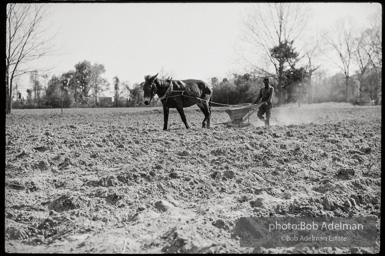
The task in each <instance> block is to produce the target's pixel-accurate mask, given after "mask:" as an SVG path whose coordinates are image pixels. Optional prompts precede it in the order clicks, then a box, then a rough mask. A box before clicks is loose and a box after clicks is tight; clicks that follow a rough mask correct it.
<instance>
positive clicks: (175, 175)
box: [169, 172, 179, 179]
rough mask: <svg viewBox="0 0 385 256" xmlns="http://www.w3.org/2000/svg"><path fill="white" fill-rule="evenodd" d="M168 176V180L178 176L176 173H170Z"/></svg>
mask: <svg viewBox="0 0 385 256" xmlns="http://www.w3.org/2000/svg"><path fill="white" fill-rule="evenodd" d="M169 176H170V178H173V179H177V178H179V174H178V173H177V172H172V173H170V175H169Z"/></svg>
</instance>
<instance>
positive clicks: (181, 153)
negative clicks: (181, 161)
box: [177, 150, 191, 156]
mask: <svg viewBox="0 0 385 256" xmlns="http://www.w3.org/2000/svg"><path fill="white" fill-rule="evenodd" d="M190 154H191V153H190V152H188V151H186V150H183V151H182V152H178V153H177V155H178V156H189V155H190Z"/></svg>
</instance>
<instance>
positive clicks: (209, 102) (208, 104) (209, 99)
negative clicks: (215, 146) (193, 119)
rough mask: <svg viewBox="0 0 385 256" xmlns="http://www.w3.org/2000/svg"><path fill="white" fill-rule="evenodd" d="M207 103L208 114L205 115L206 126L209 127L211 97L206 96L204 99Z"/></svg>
mask: <svg viewBox="0 0 385 256" xmlns="http://www.w3.org/2000/svg"><path fill="white" fill-rule="evenodd" d="M206 103H207V109H208V112H209V116H208V117H207V128H208V129H210V120H211V97H209V98H208V100H207V101H206Z"/></svg>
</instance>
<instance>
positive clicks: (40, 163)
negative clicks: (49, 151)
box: [36, 160, 50, 171]
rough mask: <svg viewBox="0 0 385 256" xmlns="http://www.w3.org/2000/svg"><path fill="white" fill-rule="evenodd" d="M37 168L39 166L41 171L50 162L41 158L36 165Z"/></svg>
mask: <svg viewBox="0 0 385 256" xmlns="http://www.w3.org/2000/svg"><path fill="white" fill-rule="evenodd" d="M36 167H37V168H39V169H40V170H41V171H45V170H48V168H49V167H50V164H49V163H48V162H47V161H46V160H41V161H40V162H39V163H38V164H37V165H36Z"/></svg>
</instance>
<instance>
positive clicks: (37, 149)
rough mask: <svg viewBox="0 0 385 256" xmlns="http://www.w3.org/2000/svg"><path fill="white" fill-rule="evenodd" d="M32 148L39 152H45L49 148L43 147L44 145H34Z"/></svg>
mask: <svg viewBox="0 0 385 256" xmlns="http://www.w3.org/2000/svg"><path fill="white" fill-rule="evenodd" d="M33 149H34V150H36V151H39V152H45V151H48V150H49V148H47V147H45V146H41V147H35V148H33Z"/></svg>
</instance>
